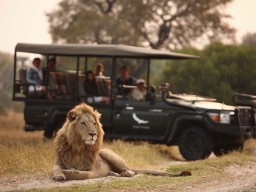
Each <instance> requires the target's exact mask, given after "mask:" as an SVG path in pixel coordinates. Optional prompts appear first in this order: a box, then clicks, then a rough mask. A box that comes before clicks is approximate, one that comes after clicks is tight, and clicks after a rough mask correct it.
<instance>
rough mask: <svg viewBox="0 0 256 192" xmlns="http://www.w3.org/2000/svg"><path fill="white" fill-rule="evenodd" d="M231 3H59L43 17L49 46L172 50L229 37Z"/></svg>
mask: <svg viewBox="0 0 256 192" xmlns="http://www.w3.org/2000/svg"><path fill="white" fill-rule="evenodd" d="M232 1H233V0H208V1H207V3H206V2H205V0H189V1H187V0H129V1H127V0H62V1H61V2H60V4H59V7H58V9H57V10H54V11H52V12H51V13H48V14H47V16H48V20H49V23H50V33H51V35H52V39H53V41H54V42H66V43H98V44H102V43H112V44H114V43H123V44H128V45H139V46H150V47H152V48H155V49H158V48H169V49H175V48H179V47H182V46H184V45H188V44H190V43H191V42H193V41H194V40H196V39H198V38H200V37H202V36H206V37H207V38H208V39H209V40H210V41H215V40H219V39H221V38H223V37H225V38H232V37H233V33H234V29H233V28H231V27H230V26H229V25H228V24H227V23H225V22H224V19H226V18H228V17H229V15H227V14H225V13H224V11H223V10H224V7H225V5H227V4H228V3H230V2H232Z"/></svg>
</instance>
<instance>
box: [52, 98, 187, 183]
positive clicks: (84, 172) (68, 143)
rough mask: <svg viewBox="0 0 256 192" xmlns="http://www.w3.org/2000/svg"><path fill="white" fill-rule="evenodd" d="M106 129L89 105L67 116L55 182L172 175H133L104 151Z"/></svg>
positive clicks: (57, 147)
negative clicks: (110, 176) (109, 176)
mask: <svg viewBox="0 0 256 192" xmlns="http://www.w3.org/2000/svg"><path fill="white" fill-rule="evenodd" d="M103 135H104V132H103V129H102V124H101V123H100V114H99V113H98V112H97V111H94V109H93V108H92V107H90V106H89V105H87V104H85V103H82V104H80V105H77V106H76V107H74V108H73V109H72V110H70V111H69V112H68V114H67V119H66V122H65V123H64V125H63V126H62V128H61V129H60V130H59V131H58V133H57V136H56V138H55V140H54V144H55V151H56V161H55V164H54V166H53V172H52V174H53V175H52V178H53V179H54V180H57V181H63V180H83V179H91V178H97V177H105V176H108V175H114V176H123V177H131V176H134V175H135V174H136V173H146V174H152V175H161V176H184V175H189V174H190V173H189V174H188V173H187V172H186V173H185V174H179V175H172V174H168V173H162V172H157V171H149V170H145V171H133V170H131V169H130V168H129V167H128V166H127V165H126V163H125V161H124V160H123V159H122V158H121V157H120V156H118V155H117V154H116V153H114V152H113V151H111V150H109V149H102V144H103Z"/></svg>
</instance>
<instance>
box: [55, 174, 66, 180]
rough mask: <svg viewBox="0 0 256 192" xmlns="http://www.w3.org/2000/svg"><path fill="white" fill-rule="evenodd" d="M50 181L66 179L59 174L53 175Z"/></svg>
mask: <svg viewBox="0 0 256 192" xmlns="http://www.w3.org/2000/svg"><path fill="white" fill-rule="evenodd" d="M52 179H53V180H55V181H65V180H66V177H65V175H64V174H60V175H53V176H52Z"/></svg>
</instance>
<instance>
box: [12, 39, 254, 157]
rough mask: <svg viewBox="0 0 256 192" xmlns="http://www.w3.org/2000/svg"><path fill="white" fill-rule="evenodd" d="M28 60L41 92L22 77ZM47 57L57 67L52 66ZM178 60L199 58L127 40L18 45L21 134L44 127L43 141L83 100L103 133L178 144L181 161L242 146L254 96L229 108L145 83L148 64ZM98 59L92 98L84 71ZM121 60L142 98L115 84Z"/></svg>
mask: <svg viewBox="0 0 256 192" xmlns="http://www.w3.org/2000/svg"><path fill="white" fill-rule="evenodd" d="M33 58H40V60H41V66H40V67H41V68H42V69H43V70H42V71H43V74H44V75H43V78H44V79H43V81H42V82H43V85H42V86H44V88H45V89H44V92H43V93H42V92H39V91H36V89H34V91H31V90H30V88H31V87H33V86H35V85H33V84H31V83H29V82H28V81H27V79H26V77H27V70H28V69H29V67H31V62H32V60H33ZM53 58H54V60H55V61H56V69H54V70H53V71H50V67H49V65H50V61H51V60H52V59H53ZM181 59H192V60H194V59H199V58H198V57H197V56H194V55H187V54H181V53H174V52H168V51H160V50H153V49H148V48H142V47H133V46H126V45H80V44H63V45H59V44H25V43H18V44H17V45H16V48H15V54H14V79H13V84H14V86H13V100H14V101H20V102H24V104H25V105H24V119H25V125H24V129H25V131H36V130H44V136H45V137H48V138H51V137H53V136H54V134H55V132H56V131H57V130H58V129H59V128H60V127H61V126H62V124H63V122H64V121H65V119H66V114H67V112H68V111H69V110H70V109H71V108H73V107H74V106H75V105H77V104H79V103H81V102H85V103H87V104H89V105H91V106H93V107H94V108H95V109H97V110H98V111H99V112H100V113H101V114H102V116H101V122H102V124H103V128H104V131H105V138H109V139H126V140H139V141H148V142H152V143H159V144H166V145H178V146H179V149H180V152H181V154H182V155H183V157H184V158H185V159H186V160H198V159H204V158H207V157H208V156H209V155H210V154H211V153H212V152H213V153H214V154H215V155H217V156H218V155H223V154H226V153H228V152H230V151H233V150H240V149H242V148H243V144H244V142H245V141H246V140H248V139H250V138H255V136H256V133H255V129H256V126H255V117H256V115H255V102H254V101H255V100H256V97H255V96H252V95H246V94H238V93H237V94H234V105H233V106H230V105H225V104H223V103H219V102H217V101H216V100H215V99H213V98H208V97H202V96H198V95H191V94H174V93H172V92H171V91H170V88H169V84H168V83H159V85H152V84H151V83H152V80H151V76H152V73H154V71H153V72H152V71H151V69H152V64H153V65H154V66H156V65H157V64H156V63H157V62H161V61H163V60H181ZM97 63H102V64H103V66H104V69H105V70H104V73H105V74H104V76H102V77H100V78H99V77H98V78H96V82H97V89H98V92H97V93H98V94H97V95H93V94H89V93H88V92H87V91H86V89H85V85H84V82H85V78H86V77H85V76H86V73H87V71H94V70H95V67H96V64H97ZM124 65H125V66H128V68H129V70H130V75H131V76H133V77H134V79H141V78H142V79H144V80H145V84H146V87H145V89H146V97H145V98H144V99H141V100H134V99H132V98H131V97H130V93H131V92H132V91H133V90H134V89H135V88H136V84H132V85H131V84H129V85H126V84H122V85H120V84H117V83H116V78H117V77H118V76H119V69H120V68H121V67H122V66H124ZM118 89H119V90H120V89H126V90H128V94H126V95H124V94H121V95H120V94H119V92H118V91H117V90H118ZM49 95H51V98H49V97H48V96H49Z"/></svg>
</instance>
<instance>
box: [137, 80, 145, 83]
mask: <svg viewBox="0 0 256 192" xmlns="http://www.w3.org/2000/svg"><path fill="white" fill-rule="evenodd" d="M140 83H145V80H144V79H137V81H136V84H140Z"/></svg>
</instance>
